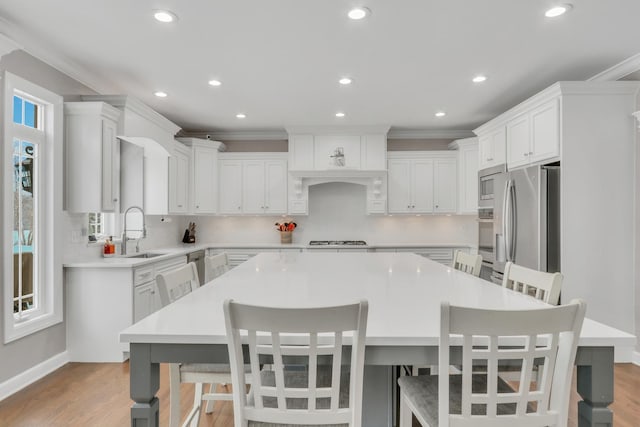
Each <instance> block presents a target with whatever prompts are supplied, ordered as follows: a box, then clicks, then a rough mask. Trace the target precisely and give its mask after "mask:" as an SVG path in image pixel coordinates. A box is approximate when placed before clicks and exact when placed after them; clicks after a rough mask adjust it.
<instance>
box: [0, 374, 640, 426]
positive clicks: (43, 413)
mask: <svg viewBox="0 0 640 427" xmlns="http://www.w3.org/2000/svg"><path fill="white" fill-rule="evenodd" d="M168 372H169V371H168V365H162V367H161V379H160V391H159V393H158V397H159V398H160V402H161V403H160V414H161V415H160V425H161V426H167V425H168V424H169V408H168V405H169V404H168V401H169V386H168V382H169V381H168ZM574 381H575V380H574ZM182 387H183V389H182V390H183V393H182V402H181V404H182V407H183V413H184V414H186V412H187V410H188V408H190V406H191V403H192V399H193V397H192V396H193V394H192V393H193V391H192V390H193V387H192V386H191V385H189V384H185V385H183V386H182ZM574 389H575V386H574ZM639 390H640V367H638V366H635V365H631V364H619V365H616V368H615V399H616V402H615V403H614V404H613V405H611V409H613V411H614V422H615V426H616V427H637V426H638V425H639V424H638V420H640V393H638V391H639ZM576 399H577V395H575V394H574V396H573V397H572V399H571V411H570V415H569V426H576V425H577V417H576ZM130 405H131V401H130V399H129V364H128V363H122V364H120V363H69V364H67V365H65V366H63V367H62V368H60V369H58V370H57V371H55V372H53V373H52V374H50V375H48V376H46V377H45V378H43V379H41V380H39V381H37V382H35V383H34V384H32V385H30V386H29V387H27V388H25V389H24V390H21V391H20V392H18V393H16V394H14V395H13V396H11V397H9V398H7V399H5V400H3V401H2V402H0V426H2V427H44V426H47V427H75V426H92V427H99V426H105V427H112V426H113V427H115V426H117V427H120V426H128V425H129V407H130ZM200 425H201V426H207V427H233V405H232V403H231V402H216V405H215V409H214V412H213V413H212V414H204V412H203V416H202V417H201V419H200Z"/></svg>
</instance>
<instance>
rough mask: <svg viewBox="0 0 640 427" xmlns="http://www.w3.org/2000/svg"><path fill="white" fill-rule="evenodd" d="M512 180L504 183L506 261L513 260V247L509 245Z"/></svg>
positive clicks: (503, 222) (503, 227)
mask: <svg viewBox="0 0 640 427" xmlns="http://www.w3.org/2000/svg"><path fill="white" fill-rule="evenodd" d="M510 184H511V180H507V181H506V182H505V184H504V194H503V196H502V235H503V236H504V249H505V250H504V255H505V259H506V261H511V259H510V257H511V249H510V247H509V242H510V240H511V239H510V237H509V225H508V222H509V187H510Z"/></svg>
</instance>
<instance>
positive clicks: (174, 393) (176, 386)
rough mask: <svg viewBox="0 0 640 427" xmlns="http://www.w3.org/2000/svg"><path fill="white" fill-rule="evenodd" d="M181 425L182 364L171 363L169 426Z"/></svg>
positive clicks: (176, 426)
mask: <svg viewBox="0 0 640 427" xmlns="http://www.w3.org/2000/svg"><path fill="white" fill-rule="evenodd" d="M179 425H180V365H178V364H177V363H171V364H170V365H169V427H178V426H179Z"/></svg>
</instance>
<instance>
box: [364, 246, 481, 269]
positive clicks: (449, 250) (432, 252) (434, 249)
mask: <svg viewBox="0 0 640 427" xmlns="http://www.w3.org/2000/svg"><path fill="white" fill-rule="evenodd" d="M456 250H461V251H464V252H469V247H467V246H460V247H438V246H429V247H397V248H376V252H411V253H414V254H416V255H420V256H423V257H425V258H429V259H430V260H432V261H436V262H439V263H441V264H445V265H448V266H451V264H452V263H453V254H454V253H455V251H456Z"/></svg>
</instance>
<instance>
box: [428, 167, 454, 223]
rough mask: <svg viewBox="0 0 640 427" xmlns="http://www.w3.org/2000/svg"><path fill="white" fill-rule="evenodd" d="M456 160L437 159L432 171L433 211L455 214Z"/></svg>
mask: <svg viewBox="0 0 640 427" xmlns="http://www.w3.org/2000/svg"><path fill="white" fill-rule="evenodd" d="M457 188H458V186H457V168H456V159H455V158H451V159H437V160H435V162H434V171H433V193H434V195H433V202H434V203H433V204H434V206H433V211H434V212H442V213H445V212H455V211H456V199H457V198H458V192H457Z"/></svg>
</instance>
